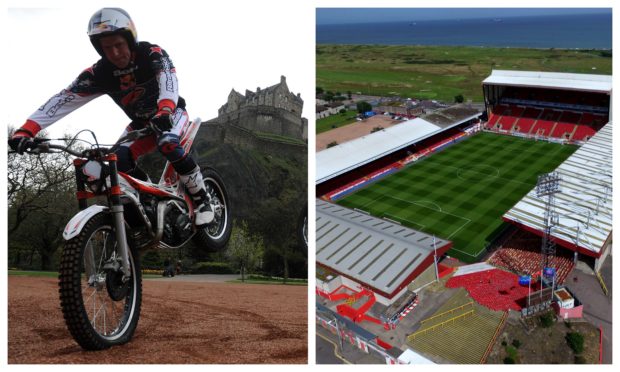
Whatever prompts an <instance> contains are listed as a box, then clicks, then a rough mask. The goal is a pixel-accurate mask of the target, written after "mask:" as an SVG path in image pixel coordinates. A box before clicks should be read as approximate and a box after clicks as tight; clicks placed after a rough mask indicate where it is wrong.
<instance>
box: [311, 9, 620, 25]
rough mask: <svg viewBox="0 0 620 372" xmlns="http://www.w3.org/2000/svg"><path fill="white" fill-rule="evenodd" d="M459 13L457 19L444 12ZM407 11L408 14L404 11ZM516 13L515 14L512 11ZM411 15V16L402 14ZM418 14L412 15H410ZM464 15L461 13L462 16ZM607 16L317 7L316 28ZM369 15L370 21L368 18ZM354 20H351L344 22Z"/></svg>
mask: <svg viewBox="0 0 620 372" xmlns="http://www.w3.org/2000/svg"><path fill="white" fill-rule="evenodd" d="M457 9H458V10H460V12H459V14H458V16H449V15H447V14H445V15H443V13H446V12H451V11H454V10H457ZM405 11H409V12H405ZM515 11H517V12H519V13H518V14H514V12H515ZM403 12H404V13H412V14H403ZM414 12H415V13H417V14H413V13H414ZM463 12H464V13H463ZM491 12H493V13H491ZM579 15H584V16H585V15H609V16H612V10H611V8H558V9H549V8H317V9H316V26H317V27H318V26H334V25H353V24H381V23H388V22H394V23H402V22H435V21H466V20H484V19H515V18H532V17H567V16H579ZM369 16H372V17H373V18H370V19H369V18H367V17H369ZM343 17H354V19H346V18H345V19H343Z"/></svg>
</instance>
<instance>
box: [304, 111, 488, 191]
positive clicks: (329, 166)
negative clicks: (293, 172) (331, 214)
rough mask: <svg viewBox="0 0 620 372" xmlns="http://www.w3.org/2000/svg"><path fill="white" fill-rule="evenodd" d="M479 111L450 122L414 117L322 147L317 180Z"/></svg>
mask: <svg viewBox="0 0 620 372" xmlns="http://www.w3.org/2000/svg"><path fill="white" fill-rule="evenodd" d="M479 115H480V112H476V113H475V114H473V115H471V116H468V117H465V118H460V119H459V120H458V121H456V122H454V123H453V124H452V125H449V126H443V125H438V124H433V123H431V122H429V121H426V120H424V119H421V118H415V119H412V120H407V121H405V122H403V123H401V124H398V125H395V126H393V127H389V128H386V129H383V130H380V131H377V132H374V133H371V134H368V135H366V136H364V137H360V138H357V139H354V140H352V141H349V142H345V143H341V144H339V145H338V146H334V147H330V148H328V149H326V150H323V151H319V152H317V154H316V184H320V183H322V182H325V181H327V180H329V179H331V178H334V177H337V176H339V175H341V174H343V173H346V172H348V171H351V170H353V169H356V168H358V167H360V166H362V165H364V164H368V163H370V162H372V161H374V160H377V159H380V158H382V157H383V156H385V155H389V154H391V153H393V152H394V151H397V150H400V149H402V148H405V147H407V146H410V145H413V144H415V143H417V142H420V141H422V140H424V139H426V138H429V137H431V136H434V135H435V134H437V133H440V132H443V131H444V130H446V129H448V128H451V127H454V126H457V125H459V124H462V123H464V122H467V121H469V120H471V119H474V118H476V117H478V116H479Z"/></svg>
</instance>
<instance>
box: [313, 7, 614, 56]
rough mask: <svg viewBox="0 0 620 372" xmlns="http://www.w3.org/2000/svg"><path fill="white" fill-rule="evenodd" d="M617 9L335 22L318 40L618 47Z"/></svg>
mask: <svg viewBox="0 0 620 372" xmlns="http://www.w3.org/2000/svg"><path fill="white" fill-rule="evenodd" d="M611 35H612V16H611V14H584V15H562V16H536V17H533V16H527V17H507V18H483V19H462V20H458V19H456V20H441V21H440V20H436V21H407V22H401V21H399V22H381V23H358V24H330V25H317V26H316V42H317V44H379V45H446V46H479V47H514V48H561V49H612V36H611Z"/></svg>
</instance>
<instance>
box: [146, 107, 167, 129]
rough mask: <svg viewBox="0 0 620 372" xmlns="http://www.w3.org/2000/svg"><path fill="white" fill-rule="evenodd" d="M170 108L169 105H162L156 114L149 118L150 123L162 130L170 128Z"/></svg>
mask: <svg viewBox="0 0 620 372" xmlns="http://www.w3.org/2000/svg"><path fill="white" fill-rule="evenodd" d="M171 113H172V109H171V108H170V107H162V108H161V109H160V110H159V111H157V114H155V116H153V117H152V118H151V123H153V125H154V126H155V127H156V128H157V129H159V130H160V131H162V132H167V131H169V130H170V129H172V117H171V116H170V114H171Z"/></svg>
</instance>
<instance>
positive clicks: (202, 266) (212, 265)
mask: <svg viewBox="0 0 620 372" xmlns="http://www.w3.org/2000/svg"><path fill="white" fill-rule="evenodd" d="M192 274H235V270H233V268H232V267H230V265H229V264H228V263H226V262H197V263H196V264H194V266H192Z"/></svg>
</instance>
